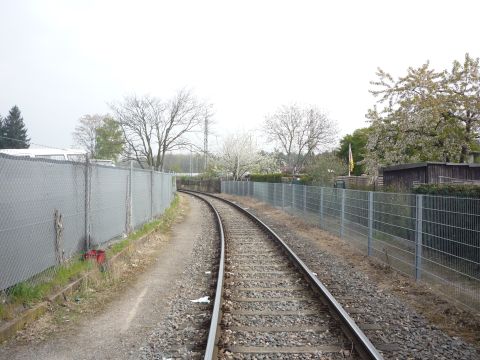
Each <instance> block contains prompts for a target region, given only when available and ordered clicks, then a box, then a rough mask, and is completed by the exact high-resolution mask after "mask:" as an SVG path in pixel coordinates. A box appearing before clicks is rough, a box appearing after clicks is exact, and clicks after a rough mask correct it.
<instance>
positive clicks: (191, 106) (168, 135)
mask: <svg viewBox="0 0 480 360" xmlns="http://www.w3.org/2000/svg"><path fill="white" fill-rule="evenodd" d="M110 107H111V108H112V110H113V112H114V115H115V118H116V120H117V121H118V123H119V124H120V126H121V128H122V131H123V134H124V137H125V143H126V145H127V146H126V150H127V151H128V158H130V159H134V160H136V161H137V162H138V164H139V165H140V166H141V167H142V168H144V167H150V168H154V169H155V170H163V164H164V159H165V154H166V153H167V151H173V150H177V149H184V148H187V147H188V146H190V145H191V140H190V139H188V138H187V136H186V135H187V134H189V133H190V132H192V131H193V130H194V129H195V128H197V127H198V126H200V125H201V124H203V122H204V119H205V116H207V115H206V114H208V112H206V111H205V109H206V107H207V106H206V105H205V104H204V103H202V102H199V101H198V100H197V99H196V98H195V97H194V96H193V95H192V94H191V93H190V92H189V91H186V90H181V91H179V92H178V93H177V94H176V95H175V96H174V97H173V98H172V99H171V100H169V101H167V102H162V101H161V100H160V99H158V98H156V97H151V96H147V95H146V96H142V97H137V96H135V95H134V96H128V97H125V98H124V99H123V101H122V102H118V103H114V104H112V105H111V106H110Z"/></svg>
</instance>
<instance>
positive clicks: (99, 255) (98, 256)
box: [83, 250, 105, 264]
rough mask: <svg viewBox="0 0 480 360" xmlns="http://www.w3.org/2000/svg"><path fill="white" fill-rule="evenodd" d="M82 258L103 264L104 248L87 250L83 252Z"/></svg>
mask: <svg viewBox="0 0 480 360" xmlns="http://www.w3.org/2000/svg"><path fill="white" fill-rule="evenodd" d="M83 259H84V260H96V261H97V263H99V264H103V263H104V262H105V251H104V250H89V251H87V252H86V253H85V254H83Z"/></svg>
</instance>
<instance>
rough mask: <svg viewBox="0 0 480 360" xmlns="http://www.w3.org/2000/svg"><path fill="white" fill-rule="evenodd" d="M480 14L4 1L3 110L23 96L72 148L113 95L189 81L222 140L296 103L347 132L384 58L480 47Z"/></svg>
mask: <svg viewBox="0 0 480 360" xmlns="http://www.w3.org/2000/svg"><path fill="white" fill-rule="evenodd" d="M479 13H480V2H479V1H478V0H477V1H459V0H455V1H448V2H447V1H420V0H417V1H405V0H403V1H395V2H394V1H366V0H363V1H298V0H297V1H278V0H275V1H261V0H256V1H235V2H234V1H225V0H223V1H199V0H196V1H178V0H176V1H143V0H135V1H118V0H115V1H101V0H96V1H93V0H92V1H86V0H83V1H73V0H72V1H67V0H62V1H60V0H58V1H56V0H52V1H47V0H42V1H40V0H38V1H34V0H31V1H23V0H0V49H1V50H0V114H1V115H3V116H5V115H7V113H8V110H9V109H10V108H11V107H12V106H13V105H15V104H16V105H18V106H19V107H20V110H21V111H22V114H23V117H24V120H25V123H26V126H27V128H28V133H29V136H30V137H31V140H32V142H33V143H38V144H43V145H49V146H52V147H68V146H70V145H71V144H72V136H71V133H72V131H73V130H74V128H75V125H76V123H77V121H78V118H79V117H81V116H82V115H84V114H94V113H107V112H108V111H109V108H108V105H107V102H112V101H114V100H119V99H121V98H122V97H123V96H124V95H128V94H133V93H136V94H138V95H142V94H150V95H154V96H158V97H161V98H168V97H169V96H171V95H172V94H173V93H175V92H176V91H177V90H179V89H181V88H185V87H186V88H189V89H192V90H193V91H194V93H195V94H196V95H197V96H198V97H200V98H202V99H204V100H206V101H208V102H210V103H212V104H213V106H214V112H215V121H216V133H217V135H218V136H222V135H225V134H227V133H229V132H236V131H241V130H250V129H256V128H260V126H261V123H262V121H263V119H264V117H265V115H266V114H268V113H271V112H273V111H275V109H276V108H277V107H278V106H279V105H281V104H289V103H294V102H296V103H300V104H308V103H310V104H316V105H317V106H318V107H320V108H321V109H323V110H324V111H325V112H327V113H328V114H329V116H330V117H331V118H332V119H333V120H335V121H337V122H338V124H339V129H340V131H339V137H340V136H341V135H344V134H347V133H351V132H352V131H353V130H355V129H356V128H359V127H363V126H365V124H366V123H365V113H366V112H367V109H368V108H369V107H371V106H372V105H373V104H374V102H375V100H374V99H373V97H372V96H371V95H370V94H369V93H368V89H369V88H370V85H369V81H371V80H374V79H375V70H376V68H377V67H381V68H383V69H384V70H387V71H389V72H391V73H392V74H393V75H401V74H403V73H405V71H406V69H407V68H408V67H409V66H419V65H421V64H422V63H424V62H425V61H426V60H427V59H429V60H430V61H431V64H432V65H433V67H434V68H436V69H443V68H449V67H450V64H451V63H452V61H453V60H455V59H457V60H462V59H463V57H464V55H465V53H466V52H469V53H470V54H471V55H472V56H474V57H478V56H480V41H479V34H480V30H479V27H478V14H479ZM212 142H213V141H212Z"/></svg>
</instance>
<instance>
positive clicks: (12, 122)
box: [0, 105, 30, 149]
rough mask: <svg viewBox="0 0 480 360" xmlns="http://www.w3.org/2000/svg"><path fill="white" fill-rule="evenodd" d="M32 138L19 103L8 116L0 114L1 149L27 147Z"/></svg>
mask: <svg viewBox="0 0 480 360" xmlns="http://www.w3.org/2000/svg"><path fill="white" fill-rule="evenodd" d="M29 147H30V139H29V138H28V136H27V128H26V127H25V123H24V122H23V117H22V114H21V112H20V109H19V108H18V106H17V105H15V106H13V107H12V108H11V109H10V111H9V113H8V116H7V117H6V118H3V117H2V116H1V115H0V149H27V148H29Z"/></svg>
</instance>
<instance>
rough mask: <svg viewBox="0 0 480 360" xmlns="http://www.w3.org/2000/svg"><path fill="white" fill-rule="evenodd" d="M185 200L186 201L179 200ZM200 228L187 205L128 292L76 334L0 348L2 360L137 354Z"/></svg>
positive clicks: (195, 210)
mask: <svg viewBox="0 0 480 360" xmlns="http://www.w3.org/2000/svg"><path fill="white" fill-rule="evenodd" d="M184 201H185V200H184ZM201 223H202V207H201V204H200V203H199V201H197V200H191V201H190V205H189V210H188V211H187V212H186V214H185V217H184V219H183V221H182V222H180V223H176V224H175V225H173V227H172V235H171V239H170V241H169V242H168V243H167V244H166V245H165V247H164V248H163V249H162V251H161V253H160V256H159V257H158V258H157V259H156V260H155V262H154V263H153V264H152V265H151V266H150V268H149V269H148V270H146V272H145V273H143V274H141V275H140V276H139V277H138V279H137V280H136V281H134V282H133V283H132V284H131V285H130V287H129V289H128V290H127V291H126V292H125V293H123V294H118V295H117V296H118V298H117V299H115V300H114V301H112V302H111V303H110V304H109V305H108V306H106V307H105V309H104V310H103V311H102V312H100V313H99V314H97V316H95V317H94V318H91V317H88V318H85V319H82V320H80V321H79V322H78V324H77V326H76V327H75V330H73V329H72V330H67V331H66V332H65V333H61V332H60V333H56V334H54V335H53V336H51V337H48V338H47V339H46V340H44V341H41V342H39V343H38V344H23V345H15V346H12V347H8V346H7V347H5V348H3V349H1V348H0V358H2V359H33V358H35V359H125V358H129V357H132V356H135V354H136V353H137V352H138V348H139V347H140V346H141V345H142V343H144V341H145V338H146V337H147V336H148V334H149V333H150V331H151V329H153V328H154V327H155V325H156V324H157V323H158V322H161V320H162V319H163V317H164V315H165V313H166V312H167V310H168V309H167V307H166V304H167V300H168V297H169V296H171V290H172V286H173V284H174V283H175V280H176V279H178V278H179V277H180V276H181V274H182V271H183V270H184V267H185V264H187V262H188V261H189V259H190V257H191V256H192V248H193V240H194V238H195V237H196V236H197V232H198V229H199V228H200V225H201Z"/></svg>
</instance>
